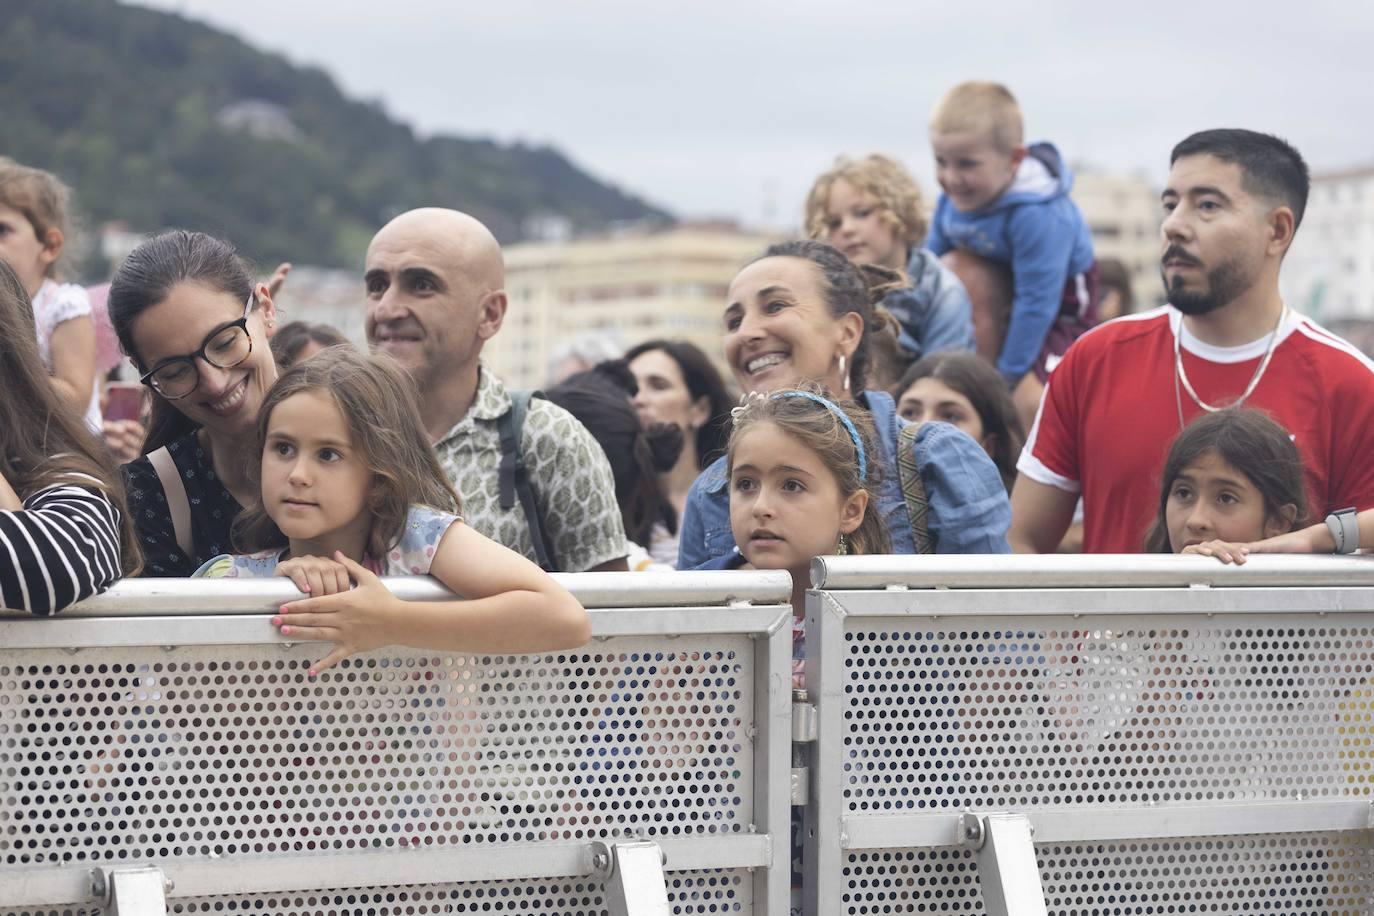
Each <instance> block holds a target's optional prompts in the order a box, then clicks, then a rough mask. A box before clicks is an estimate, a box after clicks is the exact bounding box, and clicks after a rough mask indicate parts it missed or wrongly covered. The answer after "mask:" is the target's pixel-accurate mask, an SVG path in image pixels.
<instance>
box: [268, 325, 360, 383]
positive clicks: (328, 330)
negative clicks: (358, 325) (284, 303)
mask: <svg viewBox="0 0 1374 916" xmlns="http://www.w3.org/2000/svg"><path fill="white" fill-rule="evenodd" d="M312 343H313V344H316V345H317V346H320V347H338V346H343V345H347V344H348V338H347V337H345V336H343V334H342V332H340V331H339V329H338V328H336V327H334V326H333V325H332V324H324V323H320V324H310V323H308V322H305V321H288V322H287V323H286V324H284V325H282V326H281V327H279V328H277V334H276V336H275V337H273V338H272V358H273V359H275V360H276V361H277V371H278V372H285V371H286V370H287V369H290V368H291V367H292V366H294V365H296V358H297V357H299V356H300V355H301V351H302V350H304V349H305V347H306V345H307V344H312Z"/></svg>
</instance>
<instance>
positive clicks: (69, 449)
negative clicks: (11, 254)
mask: <svg viewBox="0 0 1374 916" xmlns="http://www.w3.org/2000/svg"><path fill="white" fill-rule="evenodd" d="M0 392H3V394H0V474H3V475H4V477H5V480H7V481H9V484H10V486H11V487H13V488H14V492H15V493H16V494H17V495H18V496H19V498H20V499H21V500H22V499H27V498H28V497H29V496H31V495H33V494H34V493H36V492H38V491H39V490H43V489H46V488H47V487H52V486H58V485H62V484H74V485H76V486H79V487H95V488H96V489H98V490H100V491H101V492H102V493H104V494H105V496H106V498H107V499H109V501H110V502H111V503H112V504H113V505H114V507H115V508H116V509H117V510H118V512H119V550H120V566H121V567H122V569H123V571H124V575H126V576H136V575H138V572H139V569H140V567H141V566H142V560H141V559H140V557H139V553H138V540H137V538H135V536H134V530H133V526H132V525H131V524H130V519H129V509H128V506H127V505H126V503H125V501H124V486H123V481H122V479H121V477H120V474H119V471H118V469H117V468H116V467H115V465H114V462H113V461H112V460H111V459H110V456H109V453H108V452H107V451H106V450H105V447H104V445H103V444H102V443H101V442H99V441H98V440H97V439H96V438H95V437H94V436H93V435H92V434H91V431H90V430H89V429H87V428H86V424H85V422H84V419H83V418H82V417H81V416H80V415H79V414H77V413H76V412H75V411H74V410H73V409H72V408H71V406H70V405H69V404H67V402H66V401H65V400H63V399H62V397H61V396H60V395H58V393H57V392H56V390H54V389H53V386H52V378H51V377H50V376H49V375H48V371H47V369H46V368H45V367H44V366H43V361H42V360H41V359H39V357H38V333H37V331H36V330H35V329H34V320H33V303H32V302H30V301H29V294H28V293H27V292H26V291H25V290H24V285H23V284H22V283H20V282H19V277H18V276H16V275H15V273H14V271H13V270H12V269H11V268H10V266H9V265H8V264H6V263H5V262H4V261H0Z"/></svg>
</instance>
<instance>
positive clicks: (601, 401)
mask: <svg viewBox="0 0 1374 916" xmlns="http://www.w3.org/2000/svg"><path fill="white" fill-rule="evenodd" d="M635 390H636V385H635V379H634V376H633V375H632V374H631V373H630V370H629V369H627V368H626V367H625V364H624V363H623V362H621V361H619V360H615V361H612V362H606V363H601V364H600V365H598V366H597V367H596V368H594V369H590V370H588V371H586V372H579V373H577V374H576V375H573V376H570V377H569V378H567V379H566V380H564V381H563V382H560V383H559V384H557V385H555V386H553V387H552V388H550V389H548V391H547V392H545V395H546V397H548V399H549V400H550V401H552V402H553V403H554V404H557V405H558V406H559V407H562V408H563V409H564V410H566V411H567V412H568V413H570V414H572V415H573V416H574V417H576V418H577V419H578V421H579V422H580V423H581V424H582V425H583V426H585V427H586V428H587V431H588V432H590V433H591V434H592V438H594V439H595V440H596V441H597V442H598V443H600V445H601V450H602V451H604V452H605V453H606V458H607V459H608V460H609V461H610V463H611V474H612V475H613V476H614V477H615V499H616V503H617V504H618V505H619V506H620V515H621V517H622V519H623V520H624V522H625V535H626V537H628V538H629V539H630V540H631V541H633V542H635V543H636V544H639V545H640V546H641V547H647V546H648V544H649V537H650V532H651V531H652V530H653V527H654V524H655V523H657V522H662V523H663V524H664V525H665V526H666V527H667V528H668V530H669V531H670V532H672V533H674V534H676V533H677V514H676V513H675V512H674V511H673V504H672V503H671V502H670V501H669V500H668V498H667V497H666V496H665V495H664V493H663V490H662V488H661V487H660V486H659V482H658V475H659V474H662V473H664V472H666V471H668V470H670V469H671V468H672V466H673V465H674V464H675V463H676V462H677V457H678V454H679V453H680V452H681V451H682V430H680V429H678V428H677V427H676V426H673V425H671V424H668V423H655V424H654V425H653V426H650V427H649V428H648V429H647V430H646V429H644V428H643V427H642V426H641V425H640V422H639V412H638V411H636V410H635V408H634V405H633V404H631V403H630V398H631V397H633V395H634V393H635Z"/></svg>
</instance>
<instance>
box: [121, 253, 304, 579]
mask: <svg viewBox="0 0 1374 916" xmlns="http://www.w3.org/2000/svg"><path fill="white" fill-rule="evenodd" d="M109 312H110V321H111V323H112V324H113V325H114V329H115V333H116V334H118V336H119V343H120V346H121V347H122V348H123V349H124V352H125V353H126V354H128V356H129V358H130V359H132V360H133V362H134V365H135V366H137V367H138V370H139V372H140V375H141V378H140V381H142V382H143V384H145V385H147V386H148V387H149V388H150V389H151V390H152V392H153V395H154V397H153V409H152V417H151V419H150V421H149V425H148V438H147V441H146V442H145V443H144V446H143V453H144V456H143V457H142V458H139V459H138V460H137V461H134V462H131V463H129V464H127V465H125V466H124V473H125V481H126V484H127V487H128V492H129V506H130V512H131V514H132V517H133V522H134V527H135V529H136V532H137V535H138V541H139V546H140V548H141V549H142V551H143V554H144V558H145V564H144V568H145V572H146V574H148V575H152V576H189V575H191V573H193V572H195V570H196V568H197V567H198V566H199V565H200V564H201V563H203V562H205V560H208V559H209V558H211V557H214V556H218V555H219V554H222V553H227V552H229V548H230V544H229V527H230V523H231V522H232V521H233V519H234V516H235V515H237V514H238V513H239V511H240V510H241V508H242V507H243V506H244V505H246V504H248V503H250V502H251V501H252V499H253V497H254V496H255V494H254V493H253V489H252V484H251V482H250V481H249V478H248V469H249V468H250V467H251V466H252V465H253V464H254V463H256V461H257V460H258V456H257V455H255V454H253V445H252V443H253V436H252V432H253V430H254V429H255V426H256V423H257V418H258V408H259V406H261V404H262V401H263V398H264V397H265V396H266V394H267V391H268V389H270V388H271V387H272V383H273V382H274V381H276V378H277V367H276V364H275V363H274V362H273V360H272V350H271V347H270V346H269V345H268V341H269V339H270V338H271V337H272V335H273V334H274V333H275V329H276V308H275V306H274V305H273V303H272V297H271V295H270V293H269V292H268V287H267V285H266V284H262V283H255V282H254V281H253V278H252V274H251V273H250V272H249V270H248V268H247V266H246V265H245V264H244V263H243V261H242V260H240V258H239V257H238V255H237V254H236V253H235V251H234V248H233V246H232V245H230V244H228V243H227V242H223V241H221V240H219V239H216V238H212V237H211V236H208V235H205V234H203V233H199V232H184V231H174V232H167V233H164V234H162V235H159V236H156V237H154V238H152V239H149V240H148V241H146V242H144V243H143V244H142V245H140V246H138V248H136V249H134V251H133V253H132V254H130V255H129V257H128V258H126V259H125V261H124V263H123V264H122V265H121V266H120V268H119V271H118V273H116V274H115V278H114V281H113V282H112V283H111V284H110V299H109Z"/></svg>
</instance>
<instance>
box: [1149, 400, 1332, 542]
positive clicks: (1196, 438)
mask: <svg viewBox="0 0 1374 916" xmlns="http://www.w3.org/2000/svg"><path fill="white" fill-rule="evenodd" d="M1161 479H1162V480H1163V482H1164V488H1163V491H1162V492H1161V493H1160V496H1159V517H1158V518H1157V519H1156V521H1155V524H1154V527H1153V528H1152V529H1151V530H1150V533H1149V535H1148V536H1147V537H1146V541H1145V550H1146V551H1147V552H1149V553H1200V554H1204V555H1206V556H1216V557H1218V559H1222V560H1223V561H1226V560H1228V559H1232V558H1234V557H1233V556H1232V550H1231V549H1230V548H1231V544H1230V543H1228V542H1244V541H1258V540H1260V539H1261V538H1271V537H1274V536H1275V535H1280V534H1283V533H1284V532H1289V531H1292V530H1293V529H1294V528H1296V527H1298V526H1299V525H1301V524H1303V523H1304V522H1305V521H1306V518H1307V496H1306V490H1305V489H1304V483H1303V468H1302V459H1301V458H1300V457H1299V455H1298V449H1297V446H1295V445H1294V444H1293V440H1292V439H1291V438H1290V437H1289V435H1288V433H1287V432H1285V431H1284V429H1283V427H1282V426H1279V424H1277V423H1275V422H1274V421H1273V420H1271V419H1269V417H1267V416H1265V415H1264V414H1263V413H1261V412H1259V411H1258V410H1247V409H1244V408H1239V409H1238V408H1231V409H1228V410H1221V411H1218V412H1216V413H1211V414H1205V415H1203V416H1202V417H1199V418H1198V419H1197V420H1195V421H1193V422H1192V423H1190V424H1189V425H1188V427H1187V429H1185V430H1184V431H1183V432H1181V433H1179V436H1178V438H1177V439H1176V440H1174V444H1173V447H1172V448H1170V449H1169V455H1168V457H1167V458H1166V459H1165V461H1164V473H1163V474H1162V475H1161ZM1243 561H1244V557H1243V556H1240V557H1239V559H1237V562H1243Z"/></svg>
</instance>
